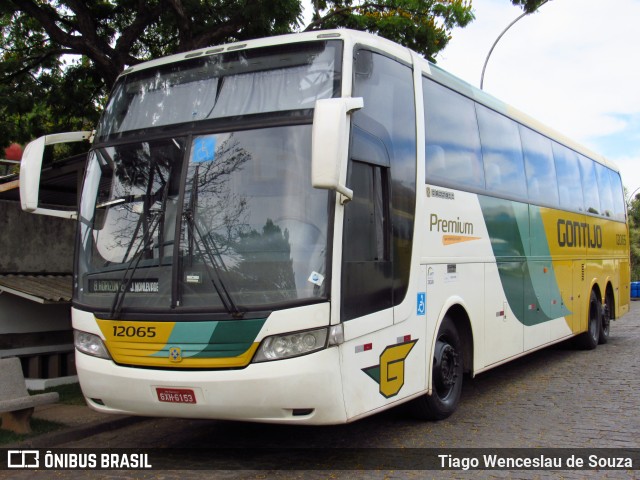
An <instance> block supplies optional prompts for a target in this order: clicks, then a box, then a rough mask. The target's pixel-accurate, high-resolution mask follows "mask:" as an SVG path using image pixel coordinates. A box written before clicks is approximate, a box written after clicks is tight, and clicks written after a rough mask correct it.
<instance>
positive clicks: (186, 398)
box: [156, 387, 196, 403]
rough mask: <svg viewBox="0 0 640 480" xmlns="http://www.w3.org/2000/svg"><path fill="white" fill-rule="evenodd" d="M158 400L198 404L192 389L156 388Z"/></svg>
mask: <svg viewBox="0 0 640 480" xmlns="http://www.w3.org/2000/svg"><path fill="white" fill-rule="evenodd" d="M156 394H157V395H158V400H160V401H161V402H168V403H196V395H195V393H193V390H191V389H190V388H161V387H156Z"/></svg>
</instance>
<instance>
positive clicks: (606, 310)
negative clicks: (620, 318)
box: [598, 293, 614, 344]
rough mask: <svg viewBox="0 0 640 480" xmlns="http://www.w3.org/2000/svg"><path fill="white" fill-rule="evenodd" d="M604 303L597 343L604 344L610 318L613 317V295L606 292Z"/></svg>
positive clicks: (606, 340)
mask: <svg viewBox="0 0 640 480" xmlns="http://www.w3.org/2000/svg"><path fill="white" fill-rule="evenodd" d="M605 302H606V303H605V304H604V306H603V308H602V319H601V322H600V335H599V336H598V343H599V344H605V343H607V342H608V341H609V333H610V331H611V320H613V319H614V313H613V312H614V306H613V295H611V293H607V296H606V300H605Z"/></svg>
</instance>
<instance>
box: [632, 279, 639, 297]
mask: <svg viewBox="0 0 640 480" xmlns="http://www.w3.org/2000/svg"><path fill="white" fill-rule="evenodd" d="M638 297H640V282H631V298H638Z"/></svg>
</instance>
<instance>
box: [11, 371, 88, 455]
mask: <svg viewBox="0 0 640 480" xmlns="http://www.w3.org/2000/svg"><path fill="white" fill-rule="evenodd" d="M44 392H58V394H59V395H60V400H59V403H62V404H65V405H86V403H85V400H84V396H83V395H82V391H81V390H80V385H79V384H77V383H72V384H69V385H60V386H58V387H52V388H47V389H46V390H44ZM35 393H42V392H33V393H32V394H35ZM62 427H64V425H63V424H61V423H56V422H50V421H48V420H41V419H39V418H32V419H31V433H27V434H18V433H13V432H10V431H8V430H3V429H1V428H0V445H4V444H7V443H17V442H22V441H23V440H26V439H28V438H32V437H37V436H38V435H43V434H45V433H49V432H55V431H56V430H59V429H60V428H62Z"/></svg>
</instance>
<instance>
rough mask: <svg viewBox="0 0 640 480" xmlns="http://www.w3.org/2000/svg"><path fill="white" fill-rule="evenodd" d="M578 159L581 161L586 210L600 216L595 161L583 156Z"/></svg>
mask: <svg viewBox="0 0 640 480" xmlns="http://www.w3.org/2000/svg"><path fill="white" fill-rule="evenodd" d="M578 158H579V160H580V176H581V177H582V194H583V195H584V208H585V210H586V211H587V212H589V213H595V214H598V213H599V212H600V195H599V194H598V182H597V180H596V167H595V164H594V162H593V160H591V159H589V158H587V157H584V156H582V155H578Z"/></svg>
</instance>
